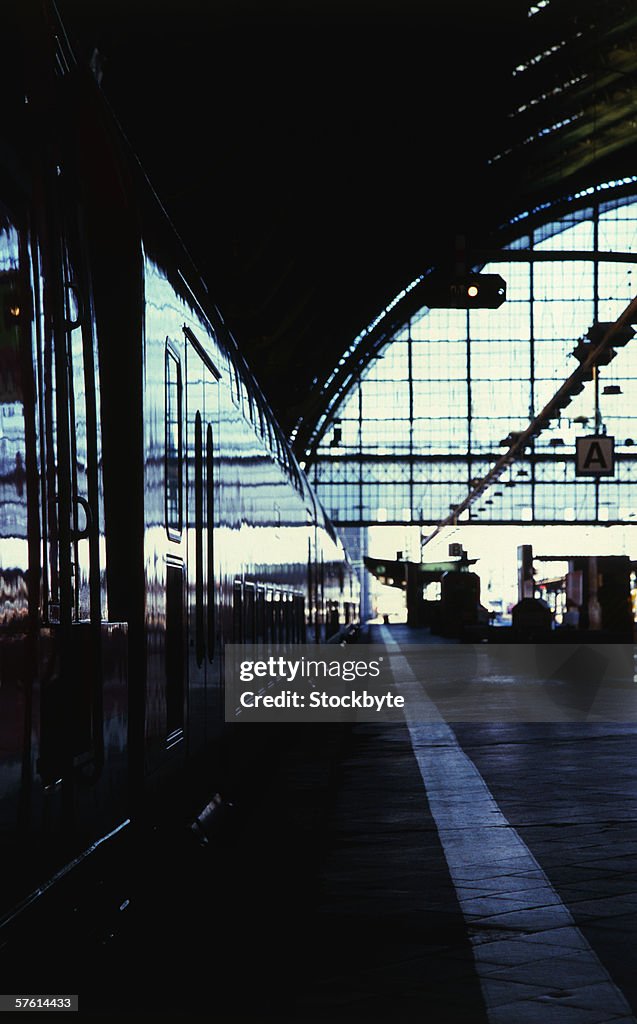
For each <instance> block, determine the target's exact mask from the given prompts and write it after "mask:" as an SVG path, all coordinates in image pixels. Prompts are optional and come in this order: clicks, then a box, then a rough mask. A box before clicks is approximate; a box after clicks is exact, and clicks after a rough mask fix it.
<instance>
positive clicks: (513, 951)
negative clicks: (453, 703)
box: [380, 626, 636, 1024]
mask: <svg viewBox="0 0 637 1024" xmlns="http://www.w3.org/2000/svg"><path fill="white" fill-rule="evenodd" d="M380 631H381V636H382V640H383V643H384V644H385V646H386V647H387V649H388V653H389V655H390V657H391V666H392V672H393V674H394V679H395V681H396V686H397V688H398V690H399V691H400V693H402V694H403V696H405V720H406V723H407V726H408V729H409V734H410V738H411V744H412V747H413V750H414V754H415V757H416V761H417V762H418V767H419V769H420V774H421V775H422V779H423V782H424V784H425V789H426V791H427V798H428V801H429V807H430V810H431V813H432V815H433V817H434V820H435V822H436V826H437V829H438V833H439V835H440V841H441V843H442V847H443V850H444V853H445V857H446V860H447V864H448V866H449V871H450V874H451V878H452V880H453V883H454V886H455V888H456V892H457V895H458V901H459V903H460V907H461V908H462V912H463V914H464V916H465V920H466V922H467V927H468V931H469V936H470V939H471V943H472V948H473V955H474V958H475V963H476V970H477V973H478V976H479V978H480V983H481V985H482V992H483V996H484V1000H485V1004H486V1009H487V1013H488V1016H489V1020H490V1021H491V1022H492V1024H544V1022H550V1024H602V1022H607V1021H615V1022H617V1024H620V1021H621V1024H628V1022H632V1024H636V1022H635V1018H634V1017H633V1014H632V1011H631V1009H630V1006H629V1004H628V1002H627V1001H626V998H625V997H624V995H623V993H622V992H621V990H620V989H619V988H618V987H617V986H616V985H615V983H614V982H613V980H612V978H611V977H610V975H609V974H608V971H607V970H606V969H605V967H604V966H603V964H602V963H601V962H600V960H599V958H598V957H597V955H596V953H595V952H594V950H593V949H592V948H591V946H590V945H589V943H588V942H587V940H586V939H585V937H584V935H583V934H582V932H581V931H580V930H579V928H577V926H576V925H575V922H574V920H573V917H572V916H571V914H570V912H569V910H568V909H567V908H566V907H565V906H564V904H563V903H562V901H561V900H560V897H559V895H558V893H557V892H556V890H555V889H554V888H553V886H552V885H551V883H550V881H549V879H548V878H547V876H546V875H545V873H544V871H543V870H542V868H541V867H540V865H539V864H538V862H537V860H536V859H535V857H534V856H533V854H532V853H531V851H530V850H529V848H528V847H527V846H526V844H525V843H524V842H523V841H522V839H521V838H520V836H519V835H518V833H517V832H516V830H515V829H514V828H513V826H512V825H511V824H510V823H509V821H508V820H507V818H506V817H505V816H504V814H503V813H502V811H501V810H500V808H499V806H498V805H497V803H496V802H495V800H494V798H493V796H492V794H491V792H490V790H489V788H488V786H487V784H486V782H485V781H484V779H483V778H482V775H481V774H480V772H479V771H478V769H477V768H476V766H475V764H474V763H473V761H471V760H470V758H469V757H467V755H466V754H465V753H464V751H463V750H462V748H461V747H460V745H459V743H458V741H457V739H456V737H455V734H454V733H453V731H452V730H451V729H450V728H449V726H448V725H447V724H446V722H444V721H443V720H442V718H441V717H440V716H439V715H437V714H436V710H435V706H434V705H433V704H432V702H431V701H430V700H429V698H428V697H427V696H426V695H425V693H424V692H423V689H422V687H421V686H420V685H419V683H418V680H417V679H416V676H415V675H414V673H413V671H412V670H411V667H410V666H409V663H408V661H407V659H406V658H405V657H404V655H402V654H401V653H400V647H399V645H398V644H397V642H396V641H395V640H394V638H393V637H392V635H391V632H390V630H389V629H387V628H386V627H384V626H381V627H380ZM425 706H426V714H424V715H423V714H422V711H423V709H424V708H425ZM419 707H420V709H421V713H420V714H419V712H418V708H419ZM423 720H425V721H426V724H423Z"/></svg>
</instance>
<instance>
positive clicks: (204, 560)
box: [0, 2, 359, 925]
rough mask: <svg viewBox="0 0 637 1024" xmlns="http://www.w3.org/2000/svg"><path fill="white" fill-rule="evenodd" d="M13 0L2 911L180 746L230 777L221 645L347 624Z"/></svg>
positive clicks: (268, 414)
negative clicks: (209, 761) (208, 761)
mask: <svg viewBox="0 0 637 1024" xmlns="http://www.w3.org/2000/svg"><path fill="white" fill-rule="evenodd" d="M16 8H20V10H19V11H17V9H16V12H14V21H13V23H12V31H11V33H9V36H8V38H6V39H5V50H6V52H7V62H6V64H5V72H6V73H5V85H4V86H3V92H4V101H5V102H4V106H3V111H4V117H3V141H2V147H1V149H0V293H1V296H2V312H1V314H0V316H1V323H0V672H1V685H0V738H1V742H0V759H1V769H0V772H1V774H0V777H1V779H2V796H1V799H0V830H1V838H0V843H1V844H2V863H3V872H2V875H1V877H0V921H1V923H2V924H4V925H6V924H7V923H8V922H10V921H12V920H13V919H14V918H15V915H16V914H18V913H20V912H21V911H22V909H24V907H26V906H27V905H30V903H32V901H33V894H34V893H36V894H37V893H39V892H42V891H44V890H45V889H47V887H48V886H50V884H51V882H52V880H54V879H58V878H60V877H62V876H63V875H64V874H65V872H67V871H68V870H70V869H71V866H72V865H76V864H78V863H79V862H80V861H81V860H82V858H84V857H85V856H86V855H87V852H88V851H91V850H94V849H96V847H97V846H98V845H99V844H100V843H103V841H104V840H105V839H106V838H108V837H109V836H114V835H115V834H117V832H118V830H120V829H121V828H123V827H124V825H125V824H126V823H127V822H130V821H131V820H135V816H136V815H143V814H144V813H145V808H147V807H149V806H153V807H155V806H158V805H159V804H161V799H162V794H163V793H165V792H167V790H168V788H170V787H171V786H173V785H174V780H176V779H180V780H181V779H187V778H188V774H189V771H191V769H192V766H196V765H197V764H198V759H200V758H201V757H203V756H207V755H208V754H209V753H210V752H211V751H212V752H213V753H214V752H215V751H220V752H221V753H220V754H219V757H216V754H215V755H214V756H213V758H212V761H211V763H213V764H214V765H215V771H218V779H217V778H216V777H214V779H213V776H212V775H211V776H210V782H211V785H212V784H213V782H214V785H215V789H217V790H218V791H219V792H221V793H222V794H223V793H224V792H225V790H224V788H223V787H224V785H231V782H226V781H225V780H226V775H228V778H230V774H231V770H230V769H229V768H228V764H229V763H230V762H231V761H232V757H230V756H228V757H226V754H225V753H224V752H225V751H227V750H228V748H229V746H230V747H232V744H233V742H234V739H232V737H231V739H230V740H228V733H229V732H230V733H232V732H233V730H234V733H235V735H236V734H237V733H239V732H241V731H242V727H241V726H240V725H237V726H231V725H229V724H228V723H226V722H225V721H224V713H223V689H224V650H225V647H226V645H227V644H228V643H263V644H267V643H302V642H306V641H307V642H311V643H318V642H324V641H328V640H329V639H330V638H331V637H333V636H334V635H335V634H337V633H338V632H339V630H343V629H346V630H349V631H353V630H354V629H355V627H356V624H357V622H358V617H359V582H358V577H357V574H356V572H355V571H354V569H353V567H352V565H351V563H350V560H349V559H348V556H347V553H346V551H345V549H344V547H343V544H342V542H341V540H340V539H339V537H338V535H337V533H336V531H335V529H334V527H333V525H332V524H331V523H330V521H329V519H328V517H327V515H326V514H325V512H324V510H323V509H322V507H321V505H320V502H319V500H318V499H317V496H316V494H315V493H314V492H313V490H312V489H311V487H310V485H309V483H308V480H307V478H306V476H305V474H304V473H303V472H302V470H301V469H300V467H299V464H298V462H297V460H296V458H295V456H294V454H293V452H292V450H291V448H290V446H289V444H288V443H287V440H286V438H285V436H284V434H283V432H282V429H281V427H280V426H279V424H278V423H277V421H276V418H275V416H274V414H273V412H272V410H271V408H270V406H269V404H268V401H267V400H266V398H265V397H264V394H263V392H262V390H261V389H260V387H259V386H258V384H257V382H256V381H255V379H254V377H253V375H252V373H251V372H250V370H249V368H248V366H247V364H246V361H245V359H244V358H243V356H242V354H241V351H240V349H239V346H238V345H237V343H236V341H235V339H234V338H233V336H232V333H231V331H230V330H229V329H228V327H227V325H226V323H225V322H224V320H223V317H222V315H221V313H220V312H219V310H218V309H217V307H216V305H215V303H214V302H213V300H212V299H211V298H210V295H209V293H208V290H207V287H206V286H205V285H204V283H203V282H202V280H201V278H200V275H199V273H198V272H197V270H196V268H195V267H194V265H193V263H192V261H191V259H190V257H189V256H188V253H187V251H186V249H185V247H184V246H183V244H182V242H181V241H180V239H179V237H178V235H177V233H176V231H175V230H174V228H173V226H172V225H171V223H170V220H169V218H168V217H167V216H166V214H165V211H164V209H163V207H162V205H161V203H160V201H159V199H158V197H157V195H156V194H155V192H154V190H153V188H152V187H151V185H150V184H149V181H148V179H147V177H146V175H145V172H144V171H143V169H142V168H141V165H140V163H139V161H138V160H137V158H136V156H135V154H134V153H133V152H132V150H131V148H130V146H129V144H128V142H127V141H126V139H125V137H124V134H123V132H122V131H121V129H120V127H119V125H118V122H117V119H116V117H115V116H114V115H113V113H112V111H111V110H110V107H109V105H108V103H107V102H106V100H105V98H104V96H103V94H102V92H101V90H100V88H99V85H98V83H97V81H96V79H95V76H94V75H93V74H92V72H91V69H90V67H89V66H88V63H85V62H83V61H82V60H80V59H79V58H78V57H77V56H76V54H75V53H74V50H73V47H72V45H71V44H70V43H69V42H68V39H67V36H66V33H65V30H64V26H63V25H62V22H61V20H60V19H59V16H58V12H57V10H56V8H55V5H54V4H53V3H51V2H46V3H33V4H32V3H25V4H24V5H23V4H18V5H16ZM190 142H191V144H192V146H193V151H194V150H196V146H197V140H195V139H193V140H190ZM180 144H181V145H182V146H183V147H184V149H185V150H186V149H187V148H188V142H187V140H182V141H181V143H180ZM257 729H259V727H257V726H254V727H253V726H247V727H246V731H245V735H246V736H248V737H250V738H251V739H252V738H254V736H255V730H257ZM267 730H268V726H263V727H261V733H263V734H265V733H267ZM263 738H264V737H262V739H263ZM237 742H239V741H237ZM264 742H267V736H265V738H264ZM245 747H246V741H245V740H244V741H243V749H245ZM239 749H240V748H239ZM235 760H236V755H235ZM224 773H226V774H224ZM219 780H220V781H219Z"/></svg>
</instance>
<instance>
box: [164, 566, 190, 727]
mask: <svg viewBox="0 0 637 1024" xmlns="http://www.w3.org/2000/svg"><path fill="white" fill-rule="evenodd" d="M184 655H185V648H184V574H183V566H181V565H173V564H169V565H167V566H166V726H167V733H168V738H169V740H170V739H176V738H177V737H176V735H175V734H176V733H177V732H179V731H180V730H182V729H183V725H184V696H185V688H184Z"/></svg>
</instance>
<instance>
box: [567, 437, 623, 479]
mask: <svg viewBox="0 0 637 1024" xmlns="http://www.w3.org/2000/svg"><path fill="white" fill-rule="evenodd" d="M575 463H576V465H575V475H576V476H614V475H615V438H614V437H608V435H607V434H589V435H588V436H586V437H576V438H575Z"/></svg>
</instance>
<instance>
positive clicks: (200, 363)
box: [183, 326, 220, 751]
mask: <svg viewBox="0 0 637 1024" xmlns="http://www.w3.org/2000/svg"><path fill="white" fill-rule="evenodd" d="M183 330H184V335H185V337H186V341H187V346H186V379H187V387H186V422H187V446H186V451H187V458H186V466H187V488H186V503H187V525H188V538H187V552H188V572H187V579H188V583H187V589H186V592H187V627H188V628H187V642H188V658H187V663H188V706H187V714H188V743H189V748H190V750H191V751H193V750H197V749H200V748H202V747H203V745H204V744H205V742H206V738H207V735H206V734H207V731H208V729H207V722H208V715H209V712H210V707H211V705H214V703H215V700H218V698H219V693H218V691H219V687H218V686H217V685H216V675H217V674H218V673H217V671H216V668H217V663H216V661H215V654H216V651H215V647H216V643H215V634H216V617H215V563H214V536H215V475H216V474H215V468H216V452H215V441H216V437H217V433H218V421H219V389H218V386H217V384H218V381H219V379H220V373H219V371H218V370H217V367H216V366H215V364H214V362H213V360H212V359H211V357H210V355H209V353H208V352H207V351H206V349H205V348H204V346H203V344H202V342H201V340H200V339H199V338H198V337H197V335H196V334H195V332H194V331H192V330H191V328H189V327H187V326H184V329H183Z"/></svg>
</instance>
